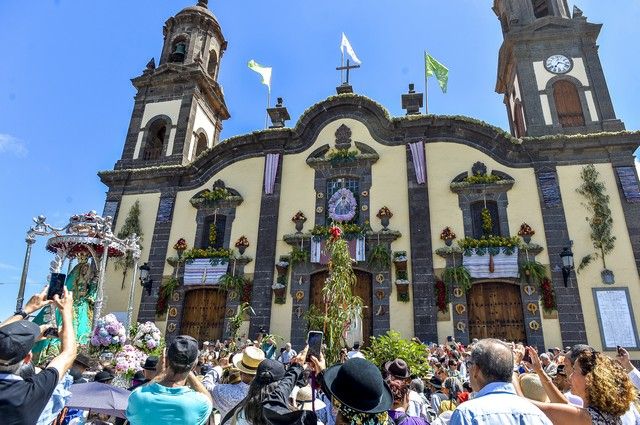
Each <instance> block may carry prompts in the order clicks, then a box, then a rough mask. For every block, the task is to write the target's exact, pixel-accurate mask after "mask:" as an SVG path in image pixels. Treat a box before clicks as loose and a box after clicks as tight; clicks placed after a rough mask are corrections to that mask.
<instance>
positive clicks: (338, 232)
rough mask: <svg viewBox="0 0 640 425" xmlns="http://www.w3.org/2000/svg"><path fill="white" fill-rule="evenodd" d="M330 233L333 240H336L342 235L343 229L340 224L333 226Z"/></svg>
mask: <svg viewBox="0 0 640 425" xmlns="http://www.w3.org/2000/svg"><path fill="white" fill-rule="evenodd" d="M329 235H330V238H331V241H332V242H335V241H336V240H338V239H340V236H342V229H341V228H340V227H338V226H331V228H330V229H329Z"/></svg>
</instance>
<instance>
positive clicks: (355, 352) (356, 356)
mask: <svg viewBox="0 0 640 425" xmlns="http://www.w3.org/2000/svg"><path fill="white" fill-rule="evenodd" d="M347 358H349V359H364V354H362V353H361V352H360V350H351V351H349V352H348V353H347Z"/></svg>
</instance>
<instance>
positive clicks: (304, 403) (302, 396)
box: [296, 385, 327, 411]
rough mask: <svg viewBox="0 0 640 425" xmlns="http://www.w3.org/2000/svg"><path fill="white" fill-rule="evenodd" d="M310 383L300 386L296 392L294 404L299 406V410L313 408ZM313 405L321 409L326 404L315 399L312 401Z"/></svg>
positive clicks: (316, 408)
mask: <svg viewBox="0 0 640 425" xmlns="http://www.w3.org/2000/svg"><path fill="white" fill-rule="evenodd" d="M311 396H312V394H311V385H307V386H306V387H302V388H300V389H299V390H298V392H297V394H296V404H297V405H298V406H299V408H300V410H314V409H313V408H312V406H311V404H312V403H311ZM313 404H314V405H315V406H314V407H315V410H316V411H318V410H322V409H324V408H325V407H326V406H327V405H326V404H325V403H324V402H323V401H322V400H319V399H317V398H316V399H315V402H314V403H313Z"/></svg>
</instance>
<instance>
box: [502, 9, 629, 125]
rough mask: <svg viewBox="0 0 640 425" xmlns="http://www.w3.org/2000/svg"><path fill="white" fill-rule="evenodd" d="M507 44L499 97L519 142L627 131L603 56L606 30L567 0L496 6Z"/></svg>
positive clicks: (505, 44)
mask: <svg viewBox="0 0 640 425" xmlns="http://www.w3.org/2000/svg"><path fill="white" fill-rule="evenodd" d="M493 10H494V12H495V13H496V15H497V16H498V19H499V20H500V24H501V26H502V33H503V35H504V42H503V43H502V46H501V48H500V56H499V60H498V79H497V83H496V91H497V92H498V93H500V94H503V95H504V103H505V105H506V108H507V114H508V116H509V124H510V127H511V132H512V134H513V135H514V136H516V137H524V136H530V137H535V136H544V135H549V134H577V133H597V132H603V131H619V130H624V124H623V123H622V121H620V120H619V119H617V118H616V115H615V112H614V110H613V104H612V102H611V97H610V95H609V90H608V88H607V82H606V79H605V76H604V72H603V70H602V65H601V63H600V58H599V56H598V45H597V44H596V40H597V38H598V35H599V34H600V30H601V28H602V25H601V24H593V23H590V22H587V18H586V17H585V16H584V15H583V13H582V11H581V10H580V9H578V8H577V7H574V8H573V11H572V12H571V13H570V12H569V7H568V4H567V0H494V6H493Z"/></svg>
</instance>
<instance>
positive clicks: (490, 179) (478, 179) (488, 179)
mask: <svg viewBox="0 0 640 425" xmlns="http://www.w3.org/2000/svg"><path fill="white" fill-rule="evenodd" d="M498 180H502V179H501V178H500V177H499V176H495V175H493V174H474V175H472V176H467V177H465V178H464V180H463V181H464V182H465V183H470V184H491V183H495V182H497V181H498Z"/></svg>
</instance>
